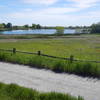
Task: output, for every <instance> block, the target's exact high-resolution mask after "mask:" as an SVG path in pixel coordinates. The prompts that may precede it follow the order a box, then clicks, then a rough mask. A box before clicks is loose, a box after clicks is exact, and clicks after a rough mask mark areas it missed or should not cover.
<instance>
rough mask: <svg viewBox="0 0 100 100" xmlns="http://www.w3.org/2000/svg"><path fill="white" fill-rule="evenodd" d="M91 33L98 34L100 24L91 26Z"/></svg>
mask: <svg viewBox="0 0 100 100" xmlns="http://www.w3.org/2000/svg"><path fill="white" fill-rule="evenodd" d="M91 33H100V22H99V23H97V24H93V25H91Z"/></svg>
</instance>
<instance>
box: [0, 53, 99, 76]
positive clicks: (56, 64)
mask: <svg viewBox="0 0 100 100" xmlns="http://www.w3.org/2000/svg"><path fill="white" fill-rule="evenodd" d="M0 61H6V62H12V63H18V64H24V65H30V66H31V67H36V68H45V69H50V70H52V71H55V72H68V73H73V74H77V75H81V76H90V77H97V78H100V67H99V65H100V64H99V65H98V64H95V63H86V62H85V63H83V62H73V63H71V62H70V61H64V60H58V59H52V58H47V57H42V56H35V55H26V54H20V53H16V54H12V53H4V52H1V53H0Z"/></svg>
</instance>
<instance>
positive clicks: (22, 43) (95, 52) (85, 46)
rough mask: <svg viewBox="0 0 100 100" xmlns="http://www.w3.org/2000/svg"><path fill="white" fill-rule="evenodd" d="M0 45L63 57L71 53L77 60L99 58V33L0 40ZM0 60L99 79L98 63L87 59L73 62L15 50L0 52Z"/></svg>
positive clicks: (67, 56) (4, 47) (96, 59)
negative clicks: (14, 51) (13, 51)
mask: <svg viewBox="0 0 100 100" xmlns="http://www.w3.org/2000/svg"><path fill="white" fill-rule="evenodd" d="M0 48H2V49H12V48H16V49H17V50H20V51H27V52H37V51H41V53H43V54H47V55H52V56H58V57H66V58H69V57H70V55H73V56H74V59H79V60H95V61H100V35H94V34H93V35H81V36H64V37H57V38H52V39H50V38H37V39H26V40H17V39H15V40H12V39H11V40H6V39H5V40H0ZM0 60H1V61H6V62H13V63H19V64H24V65H30V66H32V67H37V68H46V69H50V70H53V71H55V72H68V73H73V74H77V75H81V76H90V77H98V78H100V64H97V63H88V62H73V63H70V62H69V61H64V60H58V59H53V58H47V57H41V56H35V55H26V54H20V53H17V54H16V55H13V54H12V53H6V52H4V53H2V52H1V53H0Z"/></svg>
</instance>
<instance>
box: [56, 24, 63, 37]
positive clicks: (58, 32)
mask: <svg viewBox="0 0 100 100" xmlns="http://www.w3.org/2000/svg"><path fill="white" fill-rule="evenodd" d="M55 34H56V35H58V36H60V35H63V34H64V27H60V26H57V27H56V33H55Z"/></svg>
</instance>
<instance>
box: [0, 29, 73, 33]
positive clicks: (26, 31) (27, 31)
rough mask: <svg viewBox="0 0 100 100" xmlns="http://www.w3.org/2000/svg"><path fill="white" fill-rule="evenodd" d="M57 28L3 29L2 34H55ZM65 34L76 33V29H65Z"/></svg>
mask: <svg viewBox="0 0 100 100" xmlns="http://www.w3.org/2000/svg"><path fill="white" fill-rule="evenodd" d="M55 32H56V30H55V29H35V30H12V31H2V32H0V34H54V33H55ZM64 33H65V34H75V30H74V29H65V31H64Z"/></svg>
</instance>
